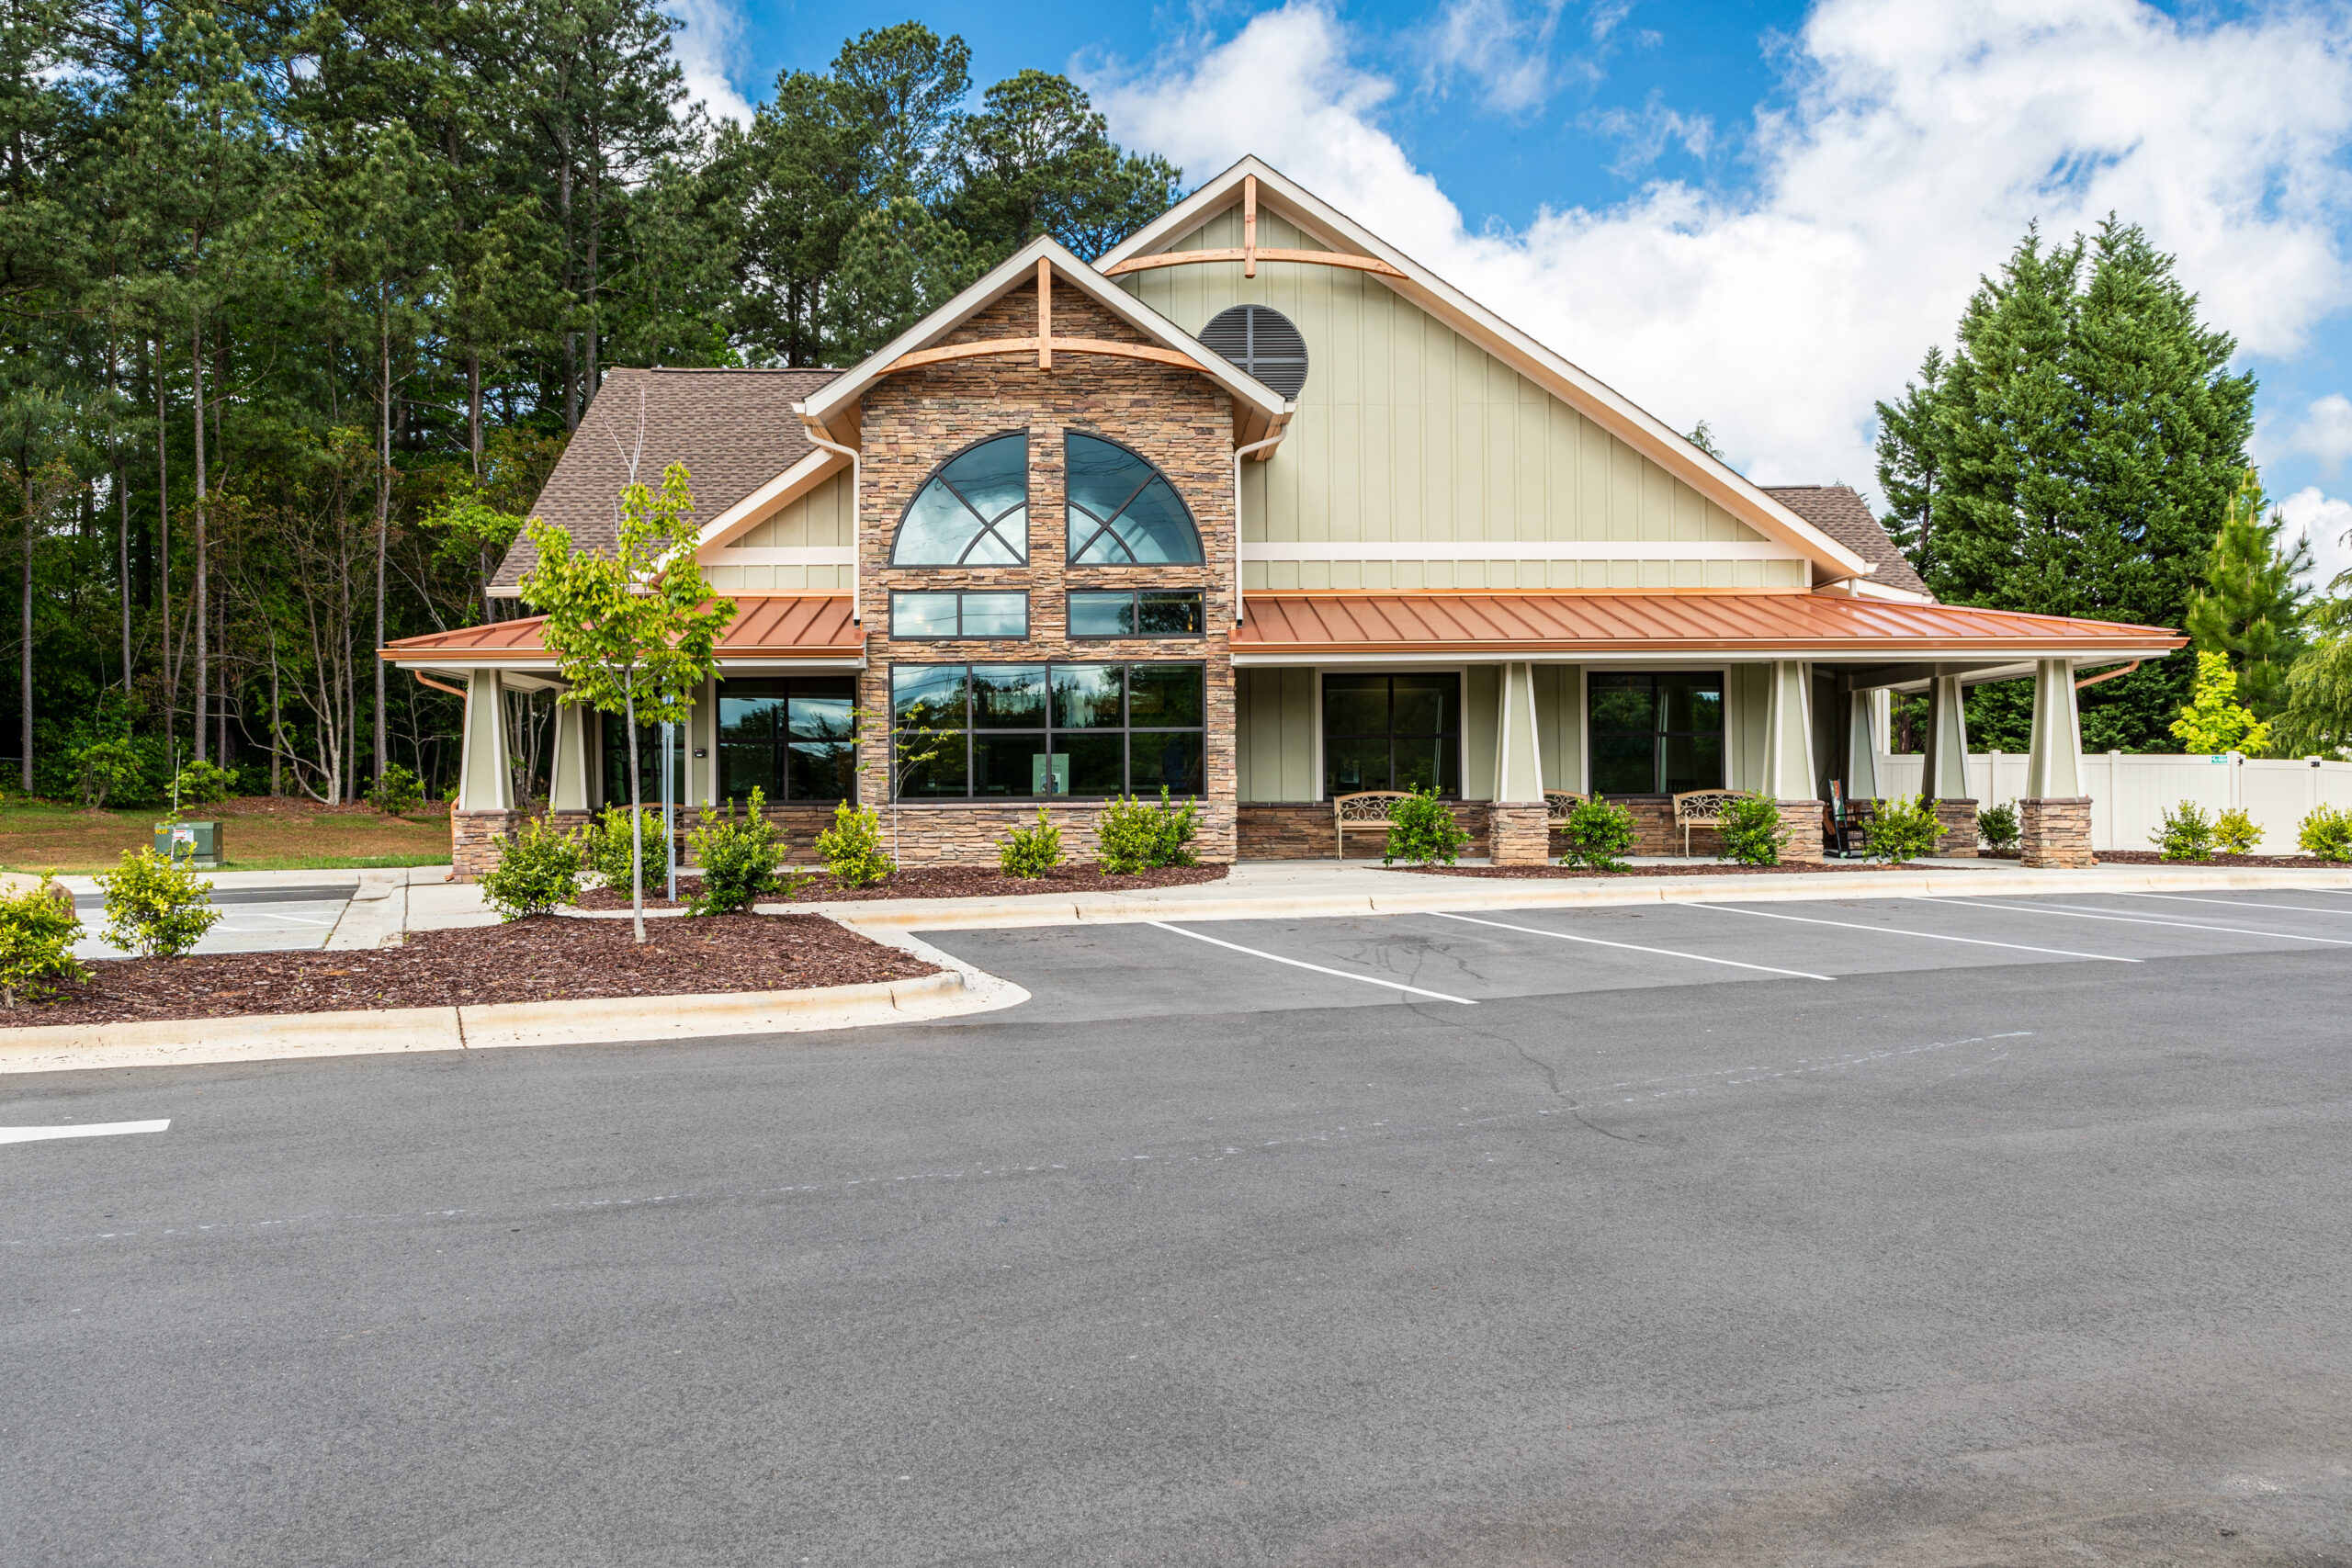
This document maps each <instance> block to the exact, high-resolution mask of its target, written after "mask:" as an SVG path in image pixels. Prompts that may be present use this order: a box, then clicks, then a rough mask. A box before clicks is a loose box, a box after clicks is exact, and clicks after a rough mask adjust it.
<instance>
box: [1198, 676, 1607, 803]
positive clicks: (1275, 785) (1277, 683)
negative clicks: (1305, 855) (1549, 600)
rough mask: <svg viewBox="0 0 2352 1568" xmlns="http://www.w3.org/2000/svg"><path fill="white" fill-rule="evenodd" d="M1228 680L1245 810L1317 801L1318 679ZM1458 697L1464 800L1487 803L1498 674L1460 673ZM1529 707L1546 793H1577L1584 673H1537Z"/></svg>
mask: <svg viewBox="0 0 2352 1568" xmlns="http://www.w3.org/2000/svg"><path fill="white" fill-rule="evenodd" d="M1416 668H1423V669H1426V668H1429V667H1428V666H1426V665H1422V666H1416ZM1233 678H1234V686H1235V704H1234V707H1235V717H1236V722H1237V725H1238V742H1239V743H1238V749H1237V750H1238V768H1239V774H1240V793H1241V799H1242V801H1243V803H1244V804H1250V803H1253V802H1274V801H1302V800H1318V799H1320V798H1322V795H1323V781H1322V779H1321V778H1320V777H1318V776H1317V773H1316V771H1315V757H1316V751H1315V738H1316V735H1317V729H1318V727H1319V726H1320V725H1321V724H1322V715H1321V714H1320V712H1319V711H1318V710H1317V692H1318V690H1319V686H1318V682H1317V671H1313V670H1308V669H1299V668H1296V667H1280V668H1277V667H1271V666H1260V667H1258V668H1254V669H1251V668H1244V669H1240V670H1237V671H1234V672H1233ZM1462 690H1463V714H1462V752H1463V756H1462V761H1463V781H1462V782H1463V791H1462V793H1463V798H1464V799H1465V800H1487V799H1491V798H1492V797H1493V795H1494V790H1495V743H1496V721H1497V715H1496V708H1497V705H1498V702H1499V701H1500V693H1501V690H1502V684H1501V680H1500V676H1499V673H1498V669H1497V667H1496V666H1494V665H1492V664H1473V665H1470V666H1469V667H1468V668H1467V669H1465V670H1464V671H1463V689H1462ZM1535 703H1536V716H1535V717H1536V743H1537V747H1538V753H1539V756H1540V758H1541V760H1542V762H1543V768H1544V788H1545V789H1577V788H1580V787H1581V784H1580V783H1579V781H1580V779H1581V777H1582V770H1583V767H1584V672H1583V671H1581V670H1578V669H1577V668H1575V667H1573V666H1570V665H1561V664H1544V665H1538V666H1536V669H1535Z"/></svg>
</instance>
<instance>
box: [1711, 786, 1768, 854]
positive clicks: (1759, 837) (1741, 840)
mask: <svg viewBox="0 0 2352 1568" xmlns="http://www.w3.org/2000/svg"><path fill="white" fill-rule="evenodd" d="M1721 831H1722V834H1723V841H1724V857H1723V858H1724V859H1725V860H1728V861H1736V862H1738V863H1740V864H1741V865H1778V864H1780V863H1781V808H1780V807H1779V806H1777V805H1775V804H1774V803H1773V802H1771V801H1769V800H1766V799H1764V798H1763V797H1762V796H1761V795H1750V796H1748V797H1747V798H1746V799H1744V800H1735V801H1733V802H1731V803H1730V804H1729V805H1727V806H1725V807H1724V821H1723V828H1722V829H1721Z"/></svg>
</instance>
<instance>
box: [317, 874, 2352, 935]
mask: <svg viewBox="0 0 2352 1568" xmlns="http://www.w3.org/2000/svg"><path fill="white" fill-rule="evenodd" d="M1642 864H1653V865H1666V864H1679V865H1693V864H1713V862H1706V861H1680V860H1676V861H1651V862H1636V865H1637V866H1639V865H1642ZM2199 887H2203V888H2241V889H2244V888H2258V887H2336V888H2342V889H2345V890H2346V891H2352V866H2317V865H2314V866H2313V867H2312V869H2310V870H2304V869H2302V868H2301V867H2295V868H2291V869H2285V870H2263V869H2250V868H2248V869H2241V868H2234V867H2229V868H2223V867H2210V866H2153V865H2114V866H2098V867H2094V868H2092V869H2090V870H2087V871H2030V870H2027V869H2025V868H2024V867H2022V866H2019V865H2018V864H2017V863H2015V862H2012V861H1990V860H1978V861H1957V860H1954V861H1917V862H1914V863H1912V864H1911V865H1909V866H1905V867H1901V868H1894V867H1890V868H1888V869H1885V870H1873V871H1831V872H1819V873H1788V874H1781V875H1770V874H1724V875H1718V876H1687V875H1686V876H1640V875H1634V876H1612V877H1594V878H1591V879H1583V878H1573V879H1571V878H1561V879H1551V878H1535V877H1527V878H1501V877H1478V876H1443V875H1431V874H1421V873H1419V872H1409V871H1394V870H1389V869H1386V868H1385V867H1383V866H1381V865H1379V864H1377V863H1369V862H1361V861H1351V862H1349V863H1345V864H1341V863H1338V862H1334V861H1243V862H1242V863H1239V864H1238V865H1236V866H1235V867H1234V868H1233V871H1232V874H1230V875H1228V876H1227V877H1225V878H1224V879H1223V880H1221V881H1217V882H1201V883H1193V884H1189V885H1187V886H1181V887H1159V888H1152V889H1149V890H1147V891H1143V892H1133V893H1082V894H1079V895H1077V896H1075V897H1072V896H1069V895H1057V894H1032V895H1026V896H1019V895H1016V896H1014V897H1001V898H876V899H858V900H846V901H842V902H836V903H806V904H800V903H794V904H762V905H760V906H759V908H760V910H761V911H762V912H763V913H767V914H785V913H793V912H798V913H809V914H821V915H830V916H831V917H832V918H833V919H838V920H841V921H842V922H843V923H844V924H847V925H853V926H862V927H867V928H871V929H875V930H896V931H956V930H971V929H976V928H981V927H1012V926H1050V925H1076V924H1083V923H1087V922H1090V921H1108V922H1121V921H1127V922H1132V921H1138V920H1171V919H1183V920H1254V919H1301V918H1311V917H1315V916H1324V915H1363V914H1415V913H1426V912H1428V911H1430V910H1433V909H1526V908H1595V907H1605V906H1610V905H1623V904H1653V903H1680V902H1687V901H1692V900H1707V899H1719V898H1737V899H1739V900H1742V901H1743V902H1779V901H1801V900H1808V899H1825V898H1865V897H1889V896H1893V895H1898V894H1901V895H1926V896H1928V897H1984V896H1987V895H1995V894H2007V895H2010V896H2018V895H2026V896H2031V895H2035V894H2043V895H2047V894H2052V893H2124V892H2142V891H2162V890H2165V889H2167V888H2199ZM362 896H363V897H365V890H363V895H362ZM401 903H402V904H404V906H405V911H404V919H405V923H404V924H403V925H402V926H401V927H400V928H398V929H401V930H406V931H443V930H448V929H452V928H458V927H465V926H485V925H493V924H495V923H497V919H498V917H497V916H496V915H495V914H494V913H492V911H491V910H490V909H489V908H487V907H486V906H485V905H484V904H483V903H482V900H481V888H479V887H478V886H473V885H472V884H467V883H441V884H425V883H421V882H420V883H413V884H411V885H409V886H406V887H405V888H404V889H403V891H402V896H401ZM353 908H355V909H356V908H359V902H358V900H355V901H354V904H353ZM390 913H391V908H390V904H389V903H388V904H387V906H386V907H385V910H384V918H385V919H389V917H390ZM347 919H348V917H347ZM335 934H336V937H337V938H338V939H340V938H342V937H343V935H344V931H343V930H342V928H340V927H338V928H337V931H336V933H335ZM355 934H356V927H355ZM379 940H380V939H379ZM331 945H335V946H342V945H346V944H345V942H341V941H340V940H338V941H336V942H333V943H332V944H331ZM348 945H372V943H361V942H352V943H349V944H348Z"/></svg>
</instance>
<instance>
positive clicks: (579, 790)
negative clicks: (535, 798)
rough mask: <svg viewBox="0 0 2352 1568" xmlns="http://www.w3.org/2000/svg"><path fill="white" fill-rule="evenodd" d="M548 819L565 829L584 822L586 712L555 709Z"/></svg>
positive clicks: (562, 707)
mask: <svg viewBox="0 0 2352 1568" xmlns="http://www.w3.org/2000/svg"><path fill="white" fill-rule="evenodd" d="M548 773H549V775H550V776H549V778H548V816H549V817H551V818H555V819H556V820H557V821H558V822H560V823H564V824H566V825H569V824H571V823H572V822H575V821H580V822H584V821H586V820H587V818H588V712H587V710H586V709H585V708H582V707H575V706H573V705H571V704H570V703H562V702H560V703H558V704H556V705H555V756H554V758H553V760H552V761H550V762H549V763H548Z"/></svg>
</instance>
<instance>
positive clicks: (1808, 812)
mask: <svg viewBox="0 0 2352 1568" xmlns="http://www.w3.org/2000/svg"><path fill="white" fill-rule="evenodd" d="M1814 777H1815V775H1814V768H1813V666H1812V665H1810V664H1806V663H1804V662H1803V661H1801V660H1790V659H1783V660H1776V661H1775V662H1774V663H1773V665H1772V666H1771V675H1770V685H1769V686H1768V687H1767V690H1766V701H1765V709H1764V779H1763V786H1764V787H1763V793H1764V794H1765V795H1768V796H1770V798H1771V799H1772V800H1773V801H1774V802H1775V803H1777V804H1778V805H1779V807H1780V808H1781V859H1782V860H1784V861H1796V862H1812V861H1818V860H1820V859H1821V858H1822V847H1821V802H1820V800H1819V799H1818V798H1817V797H1816V796H1815V793H1814V792H1815V790H1816V789H1818V788H1819V787H1820V786H1819V785H1818V784H1815V782H1814Z"/></svg>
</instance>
